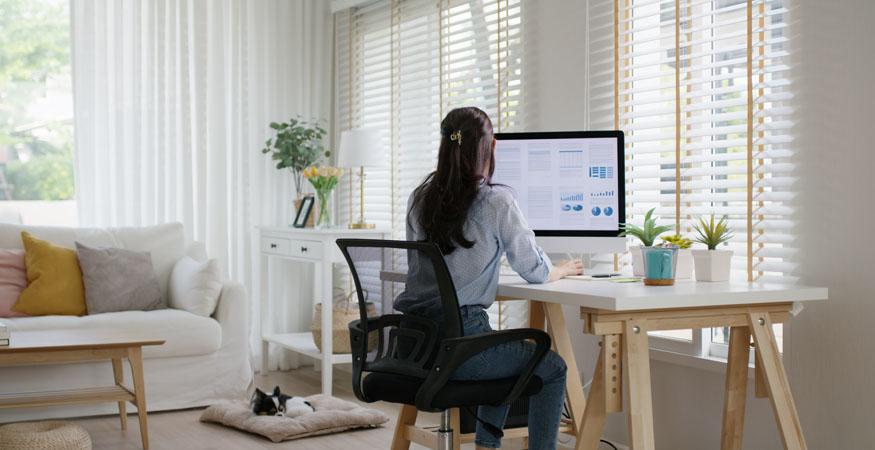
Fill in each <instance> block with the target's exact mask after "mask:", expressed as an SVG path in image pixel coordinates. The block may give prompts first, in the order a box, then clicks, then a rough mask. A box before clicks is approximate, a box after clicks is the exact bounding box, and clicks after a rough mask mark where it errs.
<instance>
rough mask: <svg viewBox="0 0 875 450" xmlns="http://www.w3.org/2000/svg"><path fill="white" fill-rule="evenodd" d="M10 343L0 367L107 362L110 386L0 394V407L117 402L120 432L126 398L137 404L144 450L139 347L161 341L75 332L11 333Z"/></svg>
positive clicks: (0, 357) (143, 394) (0, 356)
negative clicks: (127, 376)
mask: <svg viewBox="0 0 875 450" xmlns="http://www.w3.org/2000/svg"><path fill="white" fill-rule="evenodd" d="M9 343H10V345H9V346H8V347H0V366H7V365H35V364H64V363H78V362H84V361H102V360H110V361H112V372H113V376H114V378H115V386H106V387H93V388H80V389H67V390H61V391H50V392H28V393H21V394H0V408H21V407H29V406H56V405H75V404H85V403H103V402H118V411H119V419H120V420H121V428H122V430H124V429H126V428H127V414H126V412H125V402H131V403H133V404H134V405H135V406H136V407H137V416H138V418H139V421H140V437H141V439H142V440H143V448H144V449H148V448H149V434H148V431H147V428H146V390H145V385H144V382H143V352H142V347H143V346H144V345H162V344H164V341H163V340H159V339H144V338H143V337H142V336H134V335H131V336H119V335H111V336H110V335H102V334H100V333H94V332H88V331H80V330H69V331H13V332H12V338H11V339H10V342H9ZM123 358H127V359H128V362H129V363H130V365H131V378H132V379H133V381H134V388H133V389H129V388H128V387H126V386H125V385H124V368H123V367H122V359H123Z"/></svg>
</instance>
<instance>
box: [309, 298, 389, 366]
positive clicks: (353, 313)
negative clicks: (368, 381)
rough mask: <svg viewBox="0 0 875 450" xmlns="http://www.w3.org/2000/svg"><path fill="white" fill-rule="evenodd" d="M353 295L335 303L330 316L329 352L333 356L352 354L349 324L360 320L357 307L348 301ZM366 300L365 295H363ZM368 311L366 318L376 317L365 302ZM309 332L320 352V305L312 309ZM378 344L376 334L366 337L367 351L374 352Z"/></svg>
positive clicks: (371, 305)
mask: <svg viewBox="0 0 875 450" xmlns="http://www.w3.org/2000/svg"><path fill="white" fill-rule="evenodd" d="M353 295H354V293H351V294H350V295H349V296H344V299H343V300H341V301H340V302H338V303H335V305H334V308H333V309H332V311H331V312H332V314H331V328H332V329H331V350H332V353H334V354H347V353H352V350H351V347H350V344H349V323H350V322H352V321H355V320H359V319H361V317H359V307H358V304H357V303H353V302H352V301H351V300H350V299H351V297H352V296H353ZM365 298H367V293H365ZM365 305H367V309H368V317H375V316H376V315H377V308H376V306H374V304H373V303H371V302H365ZM310 331H311V332H312V333H313V340H314V341H315V342H316V348H318V349H319V351H320V352H321V351H322V304H321V303H317V304H316V305H314V307H313V323H312V324H311V325H310ZM378 342H379V335H378V334H377V333H370V334H369V335H368V351H369V352H371V351H374V350H375V349H376V348H377V343H378Z"/></svg>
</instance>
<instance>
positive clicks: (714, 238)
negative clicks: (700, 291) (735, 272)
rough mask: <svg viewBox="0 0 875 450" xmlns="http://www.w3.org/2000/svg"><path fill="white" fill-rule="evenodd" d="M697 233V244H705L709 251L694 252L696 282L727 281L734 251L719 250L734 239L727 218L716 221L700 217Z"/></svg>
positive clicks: (697, 250)
mask: <svg viewBox="0 0 875 450" xmlns="http://www.w3.org/2000/svg"><path fill="white" fill-rule="evenodd" d="M693 229H694V230H695V231H696V234H697V236H696V237H695V241H696V242H700V243H702V244H705V246H707V247H708V249H707V250H699V249H695V250H693V261H694V262H695V265H696V281H726V280H729V271H730V266H731V263H732V250H717V247H718V246H720V245H721V244H724V243H726V242H729V240H730V239H732V229H731V228H729V224H728V222H727V219H726V217H722V218H721V219H720V220H715V219H714V215H713V214H711V217H710V219H707V220H706V219H705V218H703V217H699V220H698V223H696V224H694V225H693Z"/></svg>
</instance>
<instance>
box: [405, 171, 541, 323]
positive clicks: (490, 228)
mask: <svg viewBox="0 0 875 450" xmlns="http://www.w3.org/2000/svg"><path fill="white" fill-rule="evenodd" d="M412 200H413V196H412V195H411V197H410V199H409V200H408V203H407V210H408V214H409V215H408V220H407V240H409V241H421V240H423V239H425V233H424V232H423V231H422V230H421V229H420V226H419V221H418V220H417V218H418V214H417V212H416V211H415V210H414V211H411V210H410V208H411V203H412ZM464 233H465V238H466V239H468V240H469V241H473V242H474V246H473V247H471V248H464V247H460V246H457V247H456V249H455V250H454V251H453V252H452V253H450V254H449V255H446V256H445V257H444V260H445V261H446V263H447V266H448V267H449V270H450V275H452V277H453V284H455V286H456V293H457V295H458V297H459V306H466V305H482V306H483V307H484V308H488V307H489V306H490V305H492V302H493V301H495V294H496V292H497V291H498V277H499V273H500V270H501V257H502V256H503V255H507V261H508V263H509V264H510V266H511V267H512V268H513V269H514V270H515V271H516V272H517V273H518V274H519V275H520V276H521V277H522V278H523V279H525V280H526V281H528V282H529V283H544V282H546V281H547V279H548V278H549V275H550V270H551V269H552V264H551V263H550V258H549V257H548V256H547V255H546V254H545V253H544V251H543V250H541V248H540V247H538V245H537V244H536V243H535V233H533V232H532V230H531V229H529V226H528V224H527V223H526V219H525V217H523V213H522V211H520V207H519V205H518V204H517V202H516V199H514V197H513V194H512V193H511V191H510V189H509V188H506V187H502V186H487V185H483V186H481V187H480V191H479V192H478V194H477V198H476V199H475V200H474V202H473V203H472V204H471V208H470V209H469V211H468V220H467V222H466V223H465V227H464ZM438 299H439V296H438V292H437V283H436V281H435V279H434V274H433V272H432V271H431V270H430V269H428V270H426V269H424V268H422V267H421V266H420V264H419V261H418V258H417V255H416V254H412V255H409V257H408V274H407V284H406V288H405V290H404V292H402V293H401V294H400V295H399V296H398V297H397V298H396V299H395V309H397V310H399V311H401V312H404V313H407V314H415V315H419V316H435V315H436V314H440V302H439V300H438Z"/></svg>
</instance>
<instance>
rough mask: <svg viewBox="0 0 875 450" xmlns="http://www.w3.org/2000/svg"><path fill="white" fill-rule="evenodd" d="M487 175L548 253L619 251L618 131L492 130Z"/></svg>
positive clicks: (620, 140)
mask: <svg viewBox="0 0 875 450" xmlns="http://www.w3.org/2000/svg"><path fill="white" fill-rule="evenodd" d="M495 139H496V141H497V142H496V146H495V172H494V173H493V176H492V180H493V182H495V183H499V184H504V185H507V186H509V187H510V188H511V190H512V191H513V192H514V195H515V196H516V199H517V201H518V202H519V205H520V209H522V212H523V215H524V216H525V217H526V220H527V221H528V223H529V226H530V227H531V228H532V229H533V230H534V232H535V236H536V239H537V241H538V244H539V245H540V246H541V247H542V248H543V249H544V250H545V251H546V252H551V253H561V252H576V253H614V252H622V251H625V248H626V242H625V239H624V238H622V237H619V235H620V232H621V230H620V224H621V223H623V222H625V220H626V215H625V184H624V179H623V176H624V166H623V132H622V131H567V132H540V133H497V134H496V135H495Z"/></svg>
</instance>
